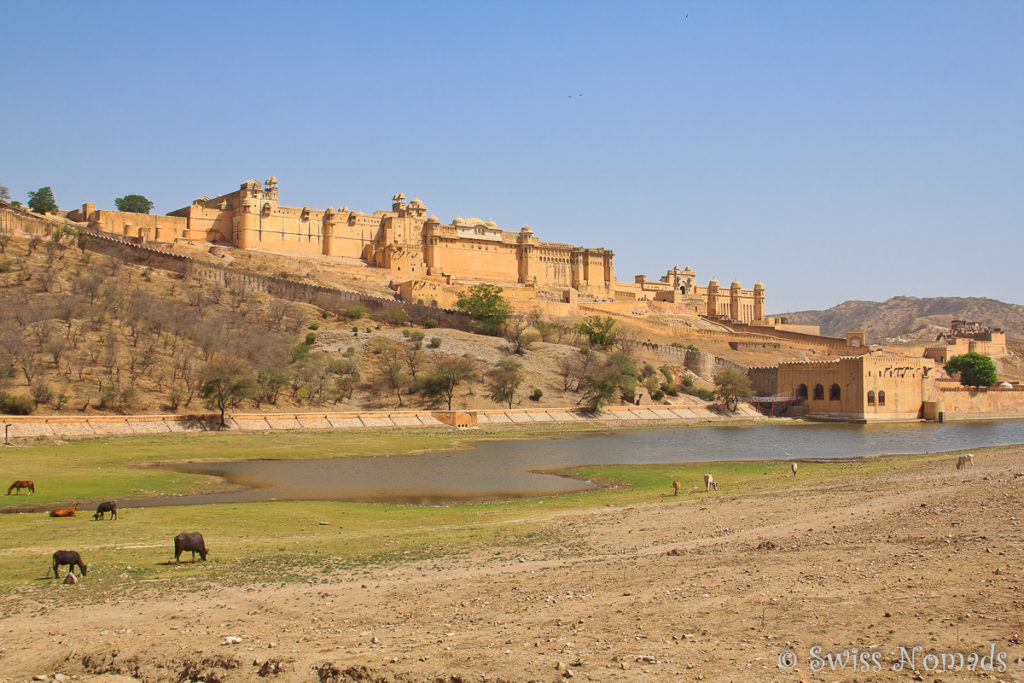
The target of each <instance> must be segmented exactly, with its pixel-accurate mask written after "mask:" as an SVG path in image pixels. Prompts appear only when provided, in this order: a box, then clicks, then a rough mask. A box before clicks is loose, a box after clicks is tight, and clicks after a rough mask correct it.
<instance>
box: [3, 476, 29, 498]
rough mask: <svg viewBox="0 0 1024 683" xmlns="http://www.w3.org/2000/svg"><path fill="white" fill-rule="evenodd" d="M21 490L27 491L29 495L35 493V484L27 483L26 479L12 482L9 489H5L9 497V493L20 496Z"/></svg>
mask: <svg viewBox="0 0 1024 683" xmlns="http://www.w3.org/2000/svg"><path fill="white" fill-rule="evenodd" d="M22 489H28V492H29V493H35V492H36V484H35V482H33V481H29V480H28V479H19V480H18V481H16V482H14V483H13V484H11V485H10V486H9V487H7V495H8V496H9V495H11V491H14V493H15V494H16V495H19V496H20V495H21V490H22Z"/></svg>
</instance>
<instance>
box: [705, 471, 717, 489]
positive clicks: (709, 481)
mask: <svg viewBox="0 0 1024 683" xmlns="http://www.w3.org/2000/svg"><path fill="white" fill-rule="evenodd" d="M711 489H714V490H716V491H717V490H718V482H716V481H715V478H714V477H712V476H711V475H710V474H705V475H704V491H705V492H707V491H710V490H711Z"/></svg>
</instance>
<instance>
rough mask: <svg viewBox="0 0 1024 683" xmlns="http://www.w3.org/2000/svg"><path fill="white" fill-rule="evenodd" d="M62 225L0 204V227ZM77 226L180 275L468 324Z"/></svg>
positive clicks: (108, 250)
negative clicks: (396, 309) (205, 260)
mask: <svg viewBox="0 0 1024 683" xmlns="http://www.w3.org/2000/svg"><path fill="white" fill-rule="evenodd" d="M67 225H72V226H74V227H77V228H82V226H81V225H77V224H75V223H71V222H69V221H66V220H64V219H60V218H52V219H51V218H49V217H43V216H39V215H37V214H33V213H31V212H28V211H24V210H21V209H17V208H16V207H10V206H9V205H6V204H4V205H0V230H3V231H5V232H11V233H15V232H16V233H22V234H28V235H38V236H40V237H46V236H49V235H52V234H53V232H54V230H56V229H57V228H59V227H63V226H67ZM82 229H83V231H84V232H85V234H86V235H87V239H86V240H85V241H84V248H85V249H87V250H89V251H92V252H95V253H100V254H104V255H106V256H110V257H112V258H117V259H119V260H122V261H125V262H128V263H134V264H136V265H142V266H149V267H151V268H158V269H160V270H166V271H171V272H174V273H178V274H179V275H181V276H182V277H194V278H197V279H199V280H203V281H207V282H215V283H217V284H219V285H222V286H225V287H242V288H244V290H245V291H249V292H261V293H265V294H269V295H271V296H275V297H277V298H280V299H287V300H289V301H296V302H301V303H308V304H313V305H315V306H318V307H320V308H323V309H324V310H328V311H334V312H337V311H339V310H340V309H342V308H343V307H345V306H346V305H347V304H349V303H352V302H355V301H360V302H362V303H364V304H366V306H367V307H368V308H369V309H370V311H372V312H380V311H383V310H384V309H387V308H401V309H403V310H404V311H405V312H406V313H407V314H408V315H409V318H410V320H411V321H412V322H414V323H418V324H422V323H424V322H426V321H427V320H436V321H437V322H438V323H439V324H440V325H441V326H442V327H449V328H455V329H462V330H465V329H469V328H470V320H469V317H468V316H467V315H466V314H465V313H463V312H462V311H457V310H454V309H450V308H435V307H433V306H425V305H422V304H413V303H407V302H402V301H397V300H395V299H385V298H383V297H379V296H373V295H372V294H364V293H362V292H354V291H349V290H344V289H338V288H334V287H324V286H323V285H314V284H309V283H304V282H293V281H291V280H286V279H284V278H279V277H274V276H272V275H263V274H262V273H253V272H250V271H246V270H242V269H239V268H229V267H226V266H222V265H219V264H216V263H206V262H203V261H199V260H197V259H194V258H192V257H190V256H185V255H183V254H175V253H173V252H170V251H165V250H163V249H158V248H155V247H153V246H147V245H143V244H140V243H138V242H139V240H138V239H137V238H119V237H115V236H113V235H109V234H106V233H103V232H100V231H97V230H93V229H89V228H82Z"/></svg>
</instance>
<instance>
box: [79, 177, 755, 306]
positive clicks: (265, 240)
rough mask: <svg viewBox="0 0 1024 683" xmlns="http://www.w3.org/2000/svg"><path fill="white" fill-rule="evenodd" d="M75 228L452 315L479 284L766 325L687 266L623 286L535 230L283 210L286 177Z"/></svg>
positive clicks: (588, 257) (413, 211)
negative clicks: (338, 279) (176, 247)
mask: <svg viewBox="0 0 1024 683" xmlns="http://www.w3.org/2000/svg"><path fill="white" fill-rule="evenodd" d="M67 217H68V219H70V220H72V221H77V222H82V223H86V224H88V225H89V227H91V228H93V229H96V230H101V231H103V232H107V233H110V234H112V235H117V236H120V237H130V238H136V239H139V240H141V241H145V242H166V243H173V242H175V241H178V240H184V241H188V242H193V241H195V242H227V243H230V244H232V245H234V246H236V247H239V248H241V249H254V250H260V251H268V252H276V253H283V254H294V255H297V256H318V255H324V256H337V257H347V258H353V259H359V260H361V261H363V262H365V263H366V264H367V265H369V266H372V267H375V268H383V269H387V270H388V271H389V273H390V275H391V277H392V278H393V281H394V283H395V284H394V287H395V289H396V290H397V291H398V292H399V294H401V295H402V296H403V298H405V299H407V300H410V301H417V300H421V301H422V302H423V303H434V304H439V305H450V304H451V303H452V302H451V301H446V300H445V299H446V298H448V299H450V298H451V293H450V292H448V293H447V294H446V292H445V288H444V285H446V284H448V285H450V284H451V283H452V282H453V281H455V280H458V281H461V282H467V281H479V282H490V283H494V284H500V285H503V286H505V287H510V288H513V289H520V290H524V291H519V292H515V291H513V292H510V294H512V296H513V297H514V298H531V297H535V298H539V299H546V300H549V301H550V300H555V301H566V302H574V301H576V300H577V298H578V299H579V300H582V301H588V300H589V301H617V302H624V303H635V302H640V301H654V302H662V303H664V304H667V305H669V306H671V307H672V308H673V309H674V310H676V311H677V312H680V313H689V314H692V315H705V316H708V317H712V318H721V319H723V320H731V321H735V322H740V323H745V324H753V325H765V324H769V321H767V320H766V319H765V313H764V311H765V288H764V285H763V284H762V283H760V282H758V283H757V284H756V285H754V288H753V289H744V288H743V287H742V286H741V284H740V283H739V282H738V281H735V282H733V283H732V284H731V285H730V286H729V287H728V288H727V289H726V288H721V287H720V286H719V283H718V280H716V279H714V278H712V279H711V280H710V281H709V282H708V284H707V286H698V285H697V284H696V278H697V276H696V273H695V272H694V271H692V270H690V268H689V267H687V268H684V269H680V268H679V267H678V266H676V267H674V268H673V269H671V270H669V271H668V272H667V273H666V274H665V275H664V276H661V277H660V278H659V279H658V280H656V281H653V280H648V279H647V277H646V276H644V275H637V276H636V277H635V278H634V281H633V282H620V281H618V280H616V279H615V267H614V265H613V257H614V253H613V252H612V251H611V250H609V249H605V248H601V247H597V248H588V247H577V246H576V245H573V244H565V243H560V242H544V241H541V240H540V239H539V238H538V237H536V236H535V235H534V233H533V230H532V229H531V228H530V226H528V225H526V226H523V227H522V228H521V229H519V230H518V231H509V230H504V229H502V228H501V227H499V226H498V225H497V224H496V223H495V222H494V221H484V220H482V219H479V218H467V219H463V218H462V217H455V218H453V219H452V220H451V222H450V223H442V222H441V221H440V220H439V219H438V218H437V216H431V215H428V214H427V207H426V206H424V204H423V202H422V201H420V199H419V198H418V197H413V198H412V199H411V200H408V201H407V200H406V197H405V195H404V194H402V193H398V194H395V195H394V196H393V197H392V198H391V210H390V211H384V210H380V211H374V212H373V213H372V214H366V213H363V212H361V211H354V210H350V209H349V208H348V207H347V206H346V207H342V208H340V209H337V210H335V209H334V208H333V207H327V208H326V209H323V210H321V209H311V208H309V207H308V206H304V207H301V208H300V207H293V206H282V205H281V204H280V203H279V202H278V184H277V178H275V177H271V178H268V179H267V180H266V181H265V182H264V183H262V184H261V183H260V182H259V181H257V180H248V181H246V182H244V183H242V184H241V186H240V187H239V189H237V190H235V191H234V192H229V193H227V194H223V195H218V196H217V197H214V198H212V199H211V198H209V197H206V196H203V197H199V198H198V199H196V200H194V201H193V202H192V203H191V204H190V205H189V206H186V207H183V208H181V209H177V210H175V211H171V212H170V213H168V214H166V215H150V214H140V213H127V212H121V211H107V210H102V209H97V208H96V205H95V204H92V203H87V204H84V205H83V206H82V208H81V210H76V211H72V212H70V213H69V214H68V216H67Z"/></svg>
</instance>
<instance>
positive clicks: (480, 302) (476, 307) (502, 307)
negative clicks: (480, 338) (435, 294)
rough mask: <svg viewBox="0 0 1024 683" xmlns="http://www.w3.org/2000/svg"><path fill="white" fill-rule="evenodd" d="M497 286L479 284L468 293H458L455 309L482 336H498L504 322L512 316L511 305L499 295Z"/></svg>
mask: <svg viewBox="0 0 1024 683" xmlns="http://www.w3.org/2000/svg"><path fill="white" fill-rule="evenodd" d="M501 292H502V289H501V287H498V286H497V285H489V284H486V283H481V284H479V285H473V286H472V287H470V288H469V291H468V292H460V293H459V299H458V301H456V302H455V307H456V308H458V309H459V310H460V311H463V312H464V313H466V314H468V315H469V317H470V318H472V319H473V322H475V323H476V328H477V331H478V332H480V333H482V334H490V335H498V334H499V333H500V332H501V328H502V326H503V325H504V324H505V321H506V320H508V319H509V317H511V315H512V304H510V303H509V302H508V301H506V300H505V297H503V296H502V295H501Z"/></svg>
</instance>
